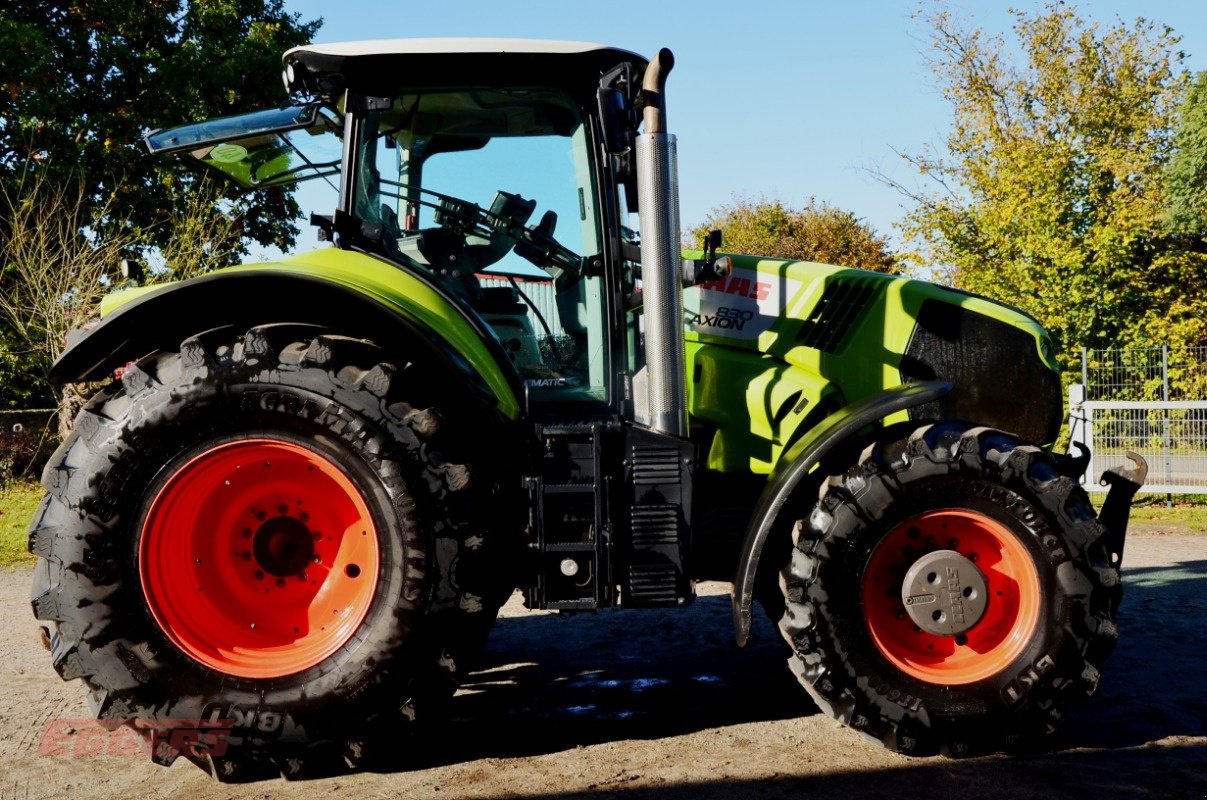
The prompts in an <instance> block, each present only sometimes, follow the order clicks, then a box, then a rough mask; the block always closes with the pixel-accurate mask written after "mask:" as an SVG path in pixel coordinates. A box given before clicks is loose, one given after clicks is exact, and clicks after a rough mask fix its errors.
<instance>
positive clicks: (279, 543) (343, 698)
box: [29, 326, 514, 780]
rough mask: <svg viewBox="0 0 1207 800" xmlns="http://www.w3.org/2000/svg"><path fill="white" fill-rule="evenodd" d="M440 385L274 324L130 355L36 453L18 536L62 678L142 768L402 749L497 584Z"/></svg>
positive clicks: (499, 535) (500, 550)
mask: <svg viewBox="0 0 1207 800" xmlns="http://www.w3.org/2000/svg"><path fill="white" fill-rule="evenodd" d="M438 386H439V382H438V381H436V380H433V377H432V376H431V375H427V374H424V371H423V370H422V368H421V367H419V366H416V365H408V367H407V368H406V369H403V370H399V369H397V368H396V367H395V366H394V365H393V364H391V363H390V362H389V361H386V360H383V354H382V352H381V351H380V349H379V348H377V347H375V346H373V345H372V344H370V343H368V342H364V341H360V340H356V339H349V338H345V337H339V336H328V335H319V336H314V335H313V334H310V335H308V336H306V338H299V331H298V329H297V328H296V327H285V326H263V327H260V328H253V329H252V330H251V331H249V332H248V333H247V334H246V335H245V336H243V337H240V338H238V339H235V340H231V339H229V337H206V336H202V337H194V338H192V339H189V340H187V341H185V342H184V343H183V344H182V345H181V347H180V350H179V352H177V353H160V354H156V355H153V356H149V357H147V358H145V359H143V360H141V361H139V362H138V363H137V364H134V365H130V366H128V367H127V368H126V369H125V370H124V373H123V374H122V376H121V381H120V383H115V384H113V385H112V386H111V387H110V388H108V389H106V390H104V391H103V392H102V393H101V394H99V395H98V396H97V397H96V398H94V399H93V400H92V401H91V402H90V403H89V404H88V405H87V407H86V408H85V409H84V410H83V411H82V412H81V414H80V415H79V417H78V418H77V420H76V424H75V427H74V431H73V432H72V433H71V435H70V436H68V437H67V439H66V440H65V441H64V442H63V444H62V446H61V447H60V448H59V450H58V451H57V453H56V454H55V456H54V457H53V458H52V459H51V461H50V463H49V465H48V466H47V468H46V470H45V472H44V474H43V484H44V486H45V488H46V491H47V495H46V497H45V499H44V500H43V503H42V506H41V508H40V509H39V511H38V513H37V515H36V517H35V520H34V522H33V524H32V526H31V528H30V535H29V547H30V550H31V552H33V553H34V554H35V555H37V556H39V561H38V564H37V568H36V578H35V585H34V590H33V608H34V614H35V616H36V617H37V618H38V619H40V620H46V621H49V622H52V623H54V626H53V627H54V632H53V634H52V637H51V649H52V657H53V662H54V666H55V668H56V669H57V670H58V672H59V674H60V675H61V676H62V677H63V678H64V679H65V680H67V679H74V678H82V679H83V680H84V681H85V683H86V684H87V686H88V689H89V697H90V700H91V704H92V706H93V708H94V710H95V712H96V714H97V716H98V718H100V719H101V720H110V721H114V722H116V723H122V724H129V725H132V726H135V727H141V729H142V732H143V733H144V736H146V737H147V738H148V739H150V740H151V743H152V756H153V758H154V759H155V760H156V761H159V762H160V763H165V764H167V763H171V762H172V760H174V759H175V758H176V757H177V756H178V755H184V756H186V757H187V758H188V759H190V760H192V761H194V762H195V763H197V764H198V765H200V766H202V767H203V768H204V769H206V770H208V771H210V772H211V773H212V774H213V775H214V776H215V777H218V778H220V779H224V780H245V779H255V778H261V777H266V776H275V775H277V774H283V775H286V776H297V775H301V774H325V773H330V772H333V771H339V770H342V769H346V768H347V767H349V766H357V765H359V764H360V763H361V762H362V761H364V760H365V759H367V758H369V757H370V756H371V754H372V751H373V747H374V743H375V742H376V741H382V743H383V744H385V741H384V740H385V738H386V737H388V738H389V739H390V740H391V741H390V742H389V746H390V749H391V751H392V752H393V753H394V754H395V756H394V757H395V759H397V757H398V754H399V753H400V752H401V753H403V754H405V745H404V746H403V748H402V749H401V750H400V749H399V748H398V737H399V734H400V732H403V733H405V732H406V731H408V730H413V729H415V727H416V726H417V725H421V724H423V723H429V722H434V721H437V720H439V718H440V717H441V716H442V712H443V710H444V706H445V705H446V703H447V701H448V699H449V698H450V697H451V695H452V693H453V691H454V689H455V688H456V685H457V682H458V679H459V677H460V676H461V674H462V673H463V671H464V669H465V667H466V665H467V663H468V662H469V661H470V660H471V659H472V658H473V657H474V656H476V654H477V652H478V651H479V650H480V648H481V646H482V644H483V642H484V640H485V637H486V634H487V632H488V631H489V629H490V627H491V624H492V623H493V620H494V617H495V614H496V612H497V610H498V608H499V606H500V605H501V604H502V603H503V602H504V601H505V600H506V599H507V596H508V595H509V594H510V591H511V588H512V585H511V582H510V581H509V578H514V573H513V572H512V571H510V570H509V569H508V559H509V558H510V555H511V548H510V547H509V546H508V544H507V542H509V541H510V539H508V538H507V537H508V535H509V533H508V531H507V529H506V528H505V527H504V525H505V524H506V520H502V519H497V520H491V519H489V518H488V517H487V512H488V511H489V510H490V509H491V506H492V502H491V499H492V496H493V494H494V492H495V491H496V483H495V481H494V479H493V477H492V475H491V474H490V473H489V472H488V471H487V468H486V465H483V464H471V463H470V462H469V460H468V458H467V456H468V455H469V453H470V452H471V450H470V446H471V445H472V442H473V440H474V439H473V437H474V434H475V431H474V430H472V429H467V428H465V427H458V424H457V423H464V422H465V420H464V419H459V418H457V416H456V406H455V405H454V403H455V402H456V399H455V398H452V397H449V396H447V395H443V396H442V392H441V391H437V390H436V389H435V388H434V387H438ZM475 424H476V423H475ZM270 467H275V469H270ZM316 475H326V476H327V477H313V476H316ZM268 476H274V477H268ZM308 476H310V477H308ZM232 484H233V485H232ZM231 491H243V492H244V494H243V495H239V497H240V498H241V499H240V500H239V501H238V502H235V501H233V500H232V501H230V502H227V500H226V498H227V497H228V495H227V494H224V493H225V492H231ZM283 493H285V494H288V495H289V496H288V497H287V498H286V497H284V496H283ZM277 503H279V504H280V505H279V508H280V509H281V511H280V512H279V513H278V511H277V510H276V509H277V505H276V504H277ZM307 504H308V505H307ZM295 505H296V508H294V507H293V506H295ZM244 506H246V508H244ZM236 507H237V508H236ZM287 507H288V509H287ZM265 508H268V511H267V512H265V511H264V509H265ZM306 508H309V509H310V510H311V511H312V512H313V517H311V516H309V515H308V514H306V513H304V512H303V511H302V509H306ZM341 509H342V510H341ZM326 528H330V529H331V530H325V529H326ZM357 534H360V535H359V536H358V535H357ZM362 536H363V537H367V540H368V541H369V543H368V544H366V539H362V538H361V537H362ZM312 538H313V540H314V541H315V542H316V543H315V544H314V545H313V546H312V545H311V544H310V540H311V539H312ZM372 540H375V541H372ZM214 542H218V543H219V544H218V545H215V544H214ZM341 559H342V560H341ZM303 560H304V561H306V563H305V564H303V563H302V561H303ZM345 562H346V563H345ZM369 582H372V583H369ZM194 584H196V585H194ZM307 584H310V585H311V588H307V586H306V585H307ZM207 587H210V588H211V589H212V590H213V591H211V592H210V595H206V594H205V592H206V589H207ZM261 587H263V594H262V595H261V594H259V593H260V592H261ZM274 592H275V594H274ZM215 596H217V597H218V599H217V600H215V599H214V597H215ZM260 597H262V598H263V602H260V601H259V598H260ZM323 603H326V605H323ZM194 605H196V609H197V610H196V613H193V606H194ZM329 613H330V616H329V617H328V616H325V615H327V614H329ZM324 619H332V620H336V621H338V624H335V625H332V626H331V627H332V630H331V631H328V628H327V626H326V625H325V624H324ZM243 621H246V624H248V625H250V626H252V627H255V623H256V622H257V621H258V622H259V623H260V625H259V629H258V630H257V631H256V632H255V633H254V634H253V633H250V632H248V633H246V634H244V633H243V632H242V625H243ZM315 627H318V628H320V629H321V630H319V631H315V630H314V628H315ZM290 630H292V631H293V633H292V634H291V633H290ZM173 725H183V726H184V727H185V728H186V729H187V728H189V727H190V726H194V725H195V726H196V727H198V728H199V729H200V730H199V731H198V735H199V739H200V741H197V742H193V741H191V740H189V739H187V738H186V739H185V740H183V741H185V742H186V743H187V745H188V746H185V747H178V746H176V745H177V744H179V743H180V742H181V741H182V740H181V739H180V738H179V737H177V738H175V739H172V737H170V736H167V735H164V734H163V733H162V731H164V730H170V726H173ZM223 726H227V727H225V728H224V727H223ZM230 726H233V727H230ZM156 728H158V729H160V731H161V734H160V735H157V736H156V735H152V734H151V733H150V730H151V729H156ZM194 738H197V737H194Z"/></svg>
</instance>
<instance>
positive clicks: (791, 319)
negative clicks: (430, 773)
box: [101, 248, 1057, 474]
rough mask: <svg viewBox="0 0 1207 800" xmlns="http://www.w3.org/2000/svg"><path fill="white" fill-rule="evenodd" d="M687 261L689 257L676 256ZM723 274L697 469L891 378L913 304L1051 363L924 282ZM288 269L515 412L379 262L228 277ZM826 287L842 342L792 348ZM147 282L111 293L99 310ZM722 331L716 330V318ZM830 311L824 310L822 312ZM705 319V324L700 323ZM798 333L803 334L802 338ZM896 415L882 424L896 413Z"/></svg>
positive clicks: (801, 271)
mask: <svg viewBox="0 0 1207 800" xmlns="http://www.w3.org/2000/svg"><path fill="white" fill-rule="evenodd" d="M685 255H686V256H688V257H691V256H696V255H698V254H695V253H687V254H685ZM731 259H732V262H733V273H732V275H731V276H730V277H729V278H727V279H724V280H721V281H718V282H715V283H713V284H705V285H703V286H696V287H691V288H688V289H686V290H685V291H684V306H685V310H686V325H685V334H684V338H685V340H686V351H687V370H688V375H687V377H688V381H687V386H688V412H689V415H690V417H691V418H692V419H693V420H694V421H695V422H698V423H703V425H704V426H705V428H706V429H711V430H712V431H713V432H714V434H713V436H712V439H711V444H710V445H709V448H708V453H707V467H708V468H709V469H712V470H716V471H720V472H731V473H732V472H749V473H755V474H769V473H770V472H771V471H772V468H773V467H774V466H775V464H776V461H777V460H778V459H779V457H780V455H781V453H782V452H783V451H784V449H785V447H787V446H788V445H790V444H791V443H792V442H794V441H795V440H796V439H797V438H799V437H800V436H801V435H803V434H804V433H805V432H806V431H807V430H808V429H809V428H810V427H812V426H813V425H815V424H817V423H818V422H819V421H820V420H821V419H822V418H824V417H825V416H826V415H827V414H828V413H830V412H832V411H834V410H836V409H838V408H841V407H843V406H845V405H847V404H849V403H852V402H855V401H857V400H859V399H861V398H863V397H867V396H869V395H871V394H874V393H876V392H879V391H882V390H884V389H887V388H890V387H893V386H897V385H900V384H901V383H903V382H904V381H903V379H902V376H901V373H900V369H899V368H900V364H901V358H902V354H903V353H904V352H905V350H906V347H907V345H908V344H909V340H910V337H911V335H912V334H913V331H914V322H915V319H916V318H917V315H918V311H919V308H920V307H921V305H922V303H923V301H925V300H927V299H935V300H939V301H942V302H944V303H948V304H953V305H957V306H962V307H964V308H966V309H968V310H970V311H974V312H976V313H978V314H981V315H984V316H987V317H990V318H993V319H996V320H999V321H1001V322H1003V323H1006V324H1008V325H1010V326H1011V327H1015V328H1018V329H1021V330H1023V331H1026V332H1027V333H1029V334H1030V335H1031V336H1032V337H1033V339H1034V342H1035V347H1036V351H1037V353H1038V354H1039V357H1040V359H1041V360H1042V361H1043V362H1044V363H1045V364H1047V365H1048V366H1049V367H1050V368H1051V369H1053V370H1056V369H1057V367H1056V364H1055V362H1054V361H1053V359H1052V356H1051V354H1050V349H1051V348H1050V345H1049V344H1048V339H1047V334H1046V332H1045V331H1044V330H1043V328H1042V327H1041V326H1040V325H1039V324H1038V323H1036V322H1035V321H1034V320H1032V319H1030V318H1029V317H1027V316H1025V315H1024V314H1022V313H1020V312H1017V311H1014V310H1012V309H1010V308H1009V307H1006V306H1003V305H999V304H997V303H994V302H991V301H989V300H985V299H983V298H979V297H973V296H970V295H965V294H962V293H959V292H955V291H952V290H949V289H944V288H942V287H940V286H936V285H934V284H930V283H925V282H922V281H916V280H910V279H908V278H902V277H896V276H890V275H882V274H879V273H873V272H866V271H863V270H856V269H846V268H842V267H835V266H830V265H826V264H816V263H810V262H801V261H783V260H778V259H759V258H756V257H752V256H731ZM277 270H288V271H289V272H290V273H292V274H302V275H306V276H310V277H315V278H320V279H322V280H326V281H331V282H332V283H335V284H339V285H340V286H343V287H347V288H351V289H354V290H356V291H358V292H361V293H363V294H365V295H367V296H368V297H370V298H372V299H373V300H374V301H376V302H378V303H380V304H382V305H383V306H386V307H387V308H389V309H391V310H393V311H394V312H396V313H398V314H399V315H401V316H402V317H404V318H406V319H407V320H409V321H411V322H412V323H415V324H417V325H419V326H421V327H422V328H423V329H425V330H427V331H429V332H430V334H431V335H432V336H433V337H438V338H441V339H443V340H444V341H446V342H447V343H448V344H449V345H450V346H451V347H452V348H453V349H455V350H456V351H457V352H459V353H460V354H461V355H462V356H464V357H465V359H466V360H467V361H468V362H469V363H470V365H471V366H472V367H473V368H474V369H475V370H476V371H477V372H478V374H479V375H480V376H481V377H482V379H483V381H484V382H485V383H486V385H487V386H489V387H490V389H491V390H492V391H493V392H494V394H495V397H496V398H497V403H498V408H499V410H500V412H501V413H502V414H504V415H505V416H506V417H507V418H508V419H512V420H517V419H519V417H520V415H521V407H520V403H519V399H518V398H517V397H516V396H515V393H514V391H513V390H512V389H511V387H510V385H509V384H508V381H507V378H506V377H505V374H504V372H503V368H502V367H500V365H499V364H498V363H497V361H496V360H495V358H494V357H493V356H492V354H491V352H490V350H489V349H488V348H487V347H486V346H485V345H484V343H483V342H482V340H481V339H480V337H479V335H478V333H477V332H476V331H475V330H474V328H473V326H472V325H470V324H469V322H467V321H466V319H465V317H464V315H463V314H462V312H461V311H460V310H458V309H456V308H454V307H453V305H452V304H451V303H450V302H449V301H448V300H447V299H446V298H445V297H443V296H441V295H440V294H439V293H437V292H435V291H433V290H432V289H431V287H430V286H428V285H427V284H426V283H425V282H424V281H422V280H420V279H419V278H417V277H416V276H414V275H412V274H410V273H408V272H407V271H405V270H401V269H398V268H396V267H393V266H391V265H389V264H387V263H386V262H384V261H382V260H379V259H376V258H373V257H370V256H367V255H364V254H361V253H357V252H353V251H348V250H339V249H336V248H330V249H323V250H316V251H312V252H308V253H302V254H298V255H293V256H288V257H286V258H282V259H281V260H280V261H277V262H272V263H267V264H253V265H245V266H238V267H231V268H229V270H227V271H230V272H247V271H263V272H272V271H277ZM837 283H845V284H848V285H849V286H852V287H855V290H857V293H858V294H859V297H860V298H861V302H860V305H859V308H858V309H856V310H852V311H851V312H850V319H849V320H847V322H848V323H849V326H848V327H847V329H846V330H845V333H844V334H843V335H842V337H841V341H838V342H836V343H835V342H831V343H830V346H829V347H828V349H819V348H818V347H813V346H809V345H807V344H802V343H801V338H802V337H801V332H802V329H803V328H805V327H807V326H809V325H811V324H814V323H816V322H817V321H818V320H819V319H820V317H821V312H820V311H819V305H820V301H821V300H822V298H823V295H824V294H825V293H826V290H827V288H830V287H832V286H834V285H835V284H837ZM157 288H158V287H154V286H152V287H139V288H135V289H127V290H124V291H119V292H114V293H113V294H110V295H109V296H108V297H106V298H105V299H104V301H103V303H102V307H101V310H102V316H104V315H107V314H109V313H111V312H112V311H114V310H115V309H117V308H119V307H121V306H123V305H125V304H126V303H128V302H130V301H132V300H134V299H137V298H139V297H141V296H143V295H144V294H146V293H148V292H152V291H155V289H157ZM717 311H720V312H721V313H720V316H726V315H728V316H729V317H730V319H729V320H721V322H722V324H728V325H729V327H717V326H716V325H715V323H716V322H717V321H718V319H717V318H718V314H716V313H712V314H710V313H709V312H717ZM832 315H833V312H832V311H831V316H832ZM709 321H711V322H712V323H713V324H712V325H710V324H706V323H708V322H709ZM806 338H807V337H806ZM904 419H905V416H904V412H902V413H901V414H899V415H897V417H895V418H893V419H889V420H886V422H887V423H892V422H896V421H900V420H904Z"/></svg>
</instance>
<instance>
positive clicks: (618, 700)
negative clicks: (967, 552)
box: [408, 561, 1207, 768]
mask: <svg viewBox="0 0 1207 800" xmlns="http://www.w3.org/2000/svg"><path fill="white" fill-rule="evenodd" d="M1124 577H1125V597H1124V602H1123V607H1122V608H1121V610H1120V612H1119V615H1118V621H1119V628H1120V644H1119V646H1118V648H1117V649H1116V651H1115V653H1114V654H1113V655H1112V657H1111V659H1110V660H1109V661H1108V663H1107V665H1106V669H1105V670H1104V676H1103V678H1102V682H1101V683H1100V685H1099V689H1098V691H1097V693H1096V694H1095V695H1094V697H1092V698H1091V699H1090V700H1089V701H1088V702H1086V703H1083V704H1081V705H1079V706H1077V707H1076V708H1074V709H1073V710H1072V711H1071V712H1070V714H1069V716H1068V719H1067V720H1066V721H1065V723H1064V725H1063V727H1062V728H1061V729H1060V730H1059V731H1058V733H1057V734H1056V735H1055V736H1054V737H1053V738H1052V739H1051V740H1049V741H1048V742H1047V748H1048V751H1049V754H1048V755H1047V756H1045V757H1047V758H1061V757H1063V756H1064V755H1066V754H1069V755H1071V752H1072V751H1076V750H1081V749H1085V748H1093V749H1107V750H1118V749H1121V748H1131V747H1138V746H1143V745H1147V744H1150V743H1152V742H1156V741H1158V740H1162V739H1167V738H1169V737H1201V736H1207V696H1205V695H1204V693H1203V692H1202V690H1201V681H1200V680H1199V678H1198V677H1197V672H1198V668H1199V666H1200V664H1199V662H1200V661H1201V660H1202V658H1203V656H1204V655H1207V626H1203V625H1202V622H1201V621H1202V620H1203V619H1205V618H1207V580H1204V578H1207V561H1186V562H1182V563H1178V564H1174V565H1172V566H1167V567H1160V568H1136V569H1125V575H1124ZM514 602H515V601H514V600H513V603H514ZM730 614H731V611H730V600H729V596H728V595H724V594H713V595H708V596H703V597H699V598H698V599H697V600H696V602H695V604H694V605H692V606H691V607H690V608H688V609H682V610H675V609H671V610H615V609H613V610H607V611H601V612H599V613H598V614H581V615H575V616H558V615H553V614H523V613H522V612H521V615H520V616H508V617H505V618H503V619H500V620H499V623H498V625H497V627H496V629H495V631H494V633H493V634H492V637H491V640H490V643H489V645H488V647H487V652H486V654H485V659H484V663H483V665H482V667H481V668H480V669H479V670H478V671H476V672H474V673H473V674H471V675H470V676H469V678H468V680H467V681H466V682H465V685H464V687H463V689H462V691H461V692H460V693H459V694H458V696H457V697H456V698H454V700H453V703H452V707H451V717H452V719H451V721H450V723H449V724H448V726H447V727H446V728H445V729H444V730H443V731H442V732H440V733H439V734H437V735H436V736H435V737H433V739H432V740H431V741H430V744H431V745H432V747H431V748H425V750H426V753H425V754H424V756H423V757H421V758H420V760H421V761H422V762H423V763H422V764H414V763H412V764H410V765H408V768H414V767H416V766H420V767H422V766H438V765H443V764H451V763H457V762H465V761H469V760H473V759H479V758H491V757H520V756H534V755H543V754H548V753H555V752H561V751H564V750H569V749H573V748H575V747H580V746H585V745H591V744H597V743H603V742H609V741H621V740H630V739H632V740H652V739H661V738H665V737H671V736H677V735H683V734H687V733H692V732H696V731H701V730H707V729H710V728H718V727H724V726H728V725H736V724H741V723H748V722H762V721H771V720H781V719H789V718H797V717H805V716H809V715H813V714H818V713H820V712H819V711H818V709H817V707H816V706H815V705H814V704H813V702H812V701H811V700H810V699H809V697H808V695H807V694H806V693H805V691H804V690H803V689H802V688H801V687H800V686H799V685H798V684H797V682H796V679H795V678H794V677H793V676H792V675H791V674H790V673H789V671H788V669H787V666H786V664H785V660H786V658H787V649H786V646H785V645H784V644H783V641H782V639H781V638H780V637H779V634H778V632H777V631H776V630H775V628H774V626H772V625H771V623H770V622H769V621H768V620H767V619H766V618H765V616H764V615H763V614H762V613H761V611H760V610H759V609H758V608H756V609H755V614H754V623H755V624H754V632H753V636H752V638H751V641H750V643H749V644H748V645H747V646H746V648H745V649H739V648H738V647H737V646H736V645H735V644H734V642H733V634H732V630H733V629H732V622H731V616H730ZM870 746H871V745H869V747H870ZM947 763H953V764H954V763H956V762H947Z"/></svg>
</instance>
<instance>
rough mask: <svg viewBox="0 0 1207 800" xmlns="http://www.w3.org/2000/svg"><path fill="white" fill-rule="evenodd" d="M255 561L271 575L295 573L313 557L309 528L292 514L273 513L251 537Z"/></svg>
mask: <svg viewBox="0 0 1207 800" xmlns="http://www.w3.org/2000/svg"><path fill="white" fill-rule="evenodd" d="M252 552H253V553H254V554H255V556H256V562H257V563H258V564H259V565H260V566H261V567H262V568H263V569H264V571H265V572H267V573H269V574H270V575H276V576H277V577H279V578H284V577H286V576H289V575H296V574H298V573H299V572H301V571H302V570H304V569H305V568H306V565H307V564H309V563H310V559H312V558H314V537H313V536H311V534H310V529H309V528H307V527H306V526H305V524H303V523H302V522H301V521H300V520H296V519H294V518H293V517H273V518H272V519H270V520H268V521H266V522H265V523H264V524H263V525H261V526H260V529H259V530H257V531H256V537H255V539H253V540H252Z"/></svg>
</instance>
